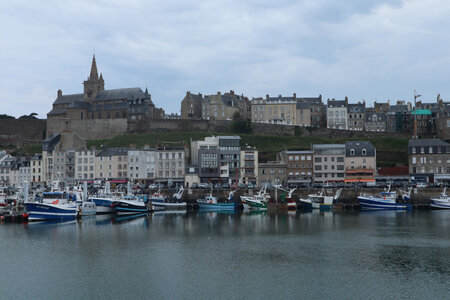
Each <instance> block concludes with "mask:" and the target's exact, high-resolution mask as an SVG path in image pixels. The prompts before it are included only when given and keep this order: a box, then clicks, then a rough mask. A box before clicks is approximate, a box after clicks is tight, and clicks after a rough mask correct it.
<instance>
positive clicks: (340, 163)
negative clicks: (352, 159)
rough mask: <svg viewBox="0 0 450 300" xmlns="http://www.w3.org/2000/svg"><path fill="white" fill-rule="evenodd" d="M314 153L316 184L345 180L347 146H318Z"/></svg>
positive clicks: (314, 146)
mask: <svg viewBox="0 0 450 300" xmlns="http://www.w3.org/2000/svg"><path fill="white" fill-rule="evenodd" d="M313 152H314V163H313V166H314V182H328V181H330V182H336V181H344V180H345V145H343V144H342V145H340V144H316V145H313Z"/></svg>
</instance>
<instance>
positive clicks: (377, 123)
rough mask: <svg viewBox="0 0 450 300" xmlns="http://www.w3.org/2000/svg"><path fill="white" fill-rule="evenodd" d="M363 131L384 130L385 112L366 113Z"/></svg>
mask: <svg viewBox="0 0 450 300" xmlns="http://www.w3.org/2000/svg"><path fill="white" fill-rule="evenodd" d="M365 131H374V132H386V113H366V123H365Z"/></svg>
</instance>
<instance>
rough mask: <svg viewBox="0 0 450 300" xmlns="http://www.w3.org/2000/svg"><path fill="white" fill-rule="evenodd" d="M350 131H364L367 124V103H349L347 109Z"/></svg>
mask: <svg viewBox="0 0 450 300" xmlns="http://www.w3.org/2000/svg"><path fill="white" fill-rule="evenodd" d="M347 118H348V120H347V124H348V130H353V131H364V125H365V122H366V102H363V103H361V102H358V103H349V104H348V107H347Z"/></svg>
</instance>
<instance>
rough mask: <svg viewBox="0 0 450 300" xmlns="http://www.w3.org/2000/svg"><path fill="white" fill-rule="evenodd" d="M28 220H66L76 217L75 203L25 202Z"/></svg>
mask: <svg viewBox="0 0 450 300" xmlns="http://www.w3.org/2000/svg"><path fill="white" fill-rule="evenodd" d="M25 207H26V209H27V213H28V220H29V221H47V220H55V221H66V220H71V219H75V218H76V217H77V206H76V205H64V206H61V205H56V204H47V203H25Z"/></svg>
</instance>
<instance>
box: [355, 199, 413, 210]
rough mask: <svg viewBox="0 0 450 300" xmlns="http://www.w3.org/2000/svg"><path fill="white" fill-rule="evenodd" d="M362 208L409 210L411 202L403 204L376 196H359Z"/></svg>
mask: <svg viewBox="0 0 450 300" xmlns="http://www.w3.org/2000/svg"><path fill="white" fill-rule="evenodd" d="M358 201H359V205H360V207H361V210H409V209H411V208H412V207H411V204H401V203H395V202H391V201H386V200H385V199H382V198H376V197H358Z"/></svg>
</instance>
